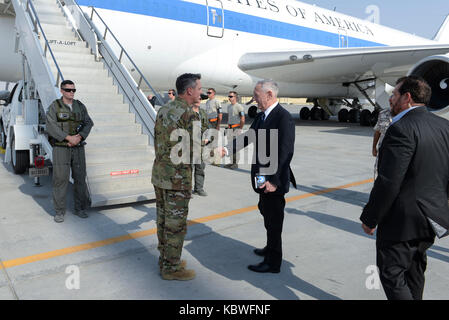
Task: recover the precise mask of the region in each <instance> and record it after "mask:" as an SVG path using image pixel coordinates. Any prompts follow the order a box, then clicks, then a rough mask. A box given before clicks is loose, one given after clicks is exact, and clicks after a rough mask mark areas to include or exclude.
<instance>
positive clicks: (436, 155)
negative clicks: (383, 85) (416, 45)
mask: <svg viewBox="0 0 449 320" xmlns="http://www.w3.org/2000/svg"><path fill="white" fill-rule="evenodd" d="M430 97H431V89H430V87H429V86H428V84H427V83H426V82H425V81H424V80H423V79H421V78H418V77H404V78H401V79H399V80H398V83H397V85H396V88H395V89H394V91H393V95H392V97H391V98H390V105H391V111H392V116H393V117H394V118H393V121H392V124H391V126H390V128H389V129H388V131H387V133H386V135H385V138H384V140H383V142H382V146H381V147H380V151H379V176H378V178H377V179H376V181H375V182H374V187H373V189H372V191H371V195H370V199H369V201H368V203H367V205H366V206H365V208H364V209H363V213H362V215H361V217H360V220H361V221H362V222H363V225H362V227H363V229H364V231H365V232H366V233H367V234H369V235H373V234H374V231H375V229H376V227H377V241H376V248H377V265H378V267H379V271H380V279H381V282H382V285H383V288H384V291H385V293H386V295H387V298H388V299H410V300H411V299H415V300H421V299H422V296H423V291H424V272H425V270H426V267H427V256H426V251H427V249H428V248H430V247H431V246H432V244H433V242H434V240H435V235H438V236H439V237H443V236H445V235H447V230H448V229H449V207H448V202H447V195H448V181H449V121H447V120H445V119H443V118H440V117H438V116H436V115H434V114H432V113H430V112H429V111H427V108H426V107H425V106H426V105H427V103H428V102H429V101H430Z"/></svg>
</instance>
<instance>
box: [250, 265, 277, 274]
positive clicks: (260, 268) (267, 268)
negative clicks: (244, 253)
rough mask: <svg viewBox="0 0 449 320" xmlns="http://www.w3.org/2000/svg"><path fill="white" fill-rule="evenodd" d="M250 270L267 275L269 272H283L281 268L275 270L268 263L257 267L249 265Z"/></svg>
mask: <svg viewBox="0 0 449 320" xmlns="http://www.w3.org/2000/svg"><path fill="white" fill-rule="evenodd" d="M248 269H249V270H251V271H254V272H259V273H267V272H271V273H279V272H281V268H273V267H271V266H270V265H269V264H268V263H266V262H261V263H259V264H257V265H249V266H248Z"/></svg>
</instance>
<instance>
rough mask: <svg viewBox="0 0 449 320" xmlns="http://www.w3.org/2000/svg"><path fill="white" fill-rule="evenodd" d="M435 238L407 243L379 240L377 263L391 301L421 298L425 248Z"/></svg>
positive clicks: (424, 268)
mask: <svg viewBox="0 0 449 320" xmlns="http://www.w3.org/2000/svg"><path fill="white" fill-rule="evenodd" d="M434 241H435V237H433V238H426V239H416V240H410V241H406V242H393V241H377V243H376V247H377V266H378V267H379V272H380V281H381V282H382V286H383V288H384V291H385V294H386V295H387V298H388V300H422V297H423V292H424V282H425V278H424V272H425V271H426V267H427V255H426V251H427V249H429V248H430V247H431V246H432V245H433V243H434Z"/></svg>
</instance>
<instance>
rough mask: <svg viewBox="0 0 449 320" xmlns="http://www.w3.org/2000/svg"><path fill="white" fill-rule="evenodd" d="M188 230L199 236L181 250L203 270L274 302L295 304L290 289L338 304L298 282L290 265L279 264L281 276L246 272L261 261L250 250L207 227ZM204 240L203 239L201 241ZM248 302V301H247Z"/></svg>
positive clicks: (312, 287)
mask: <svg viewBox="0 0 449 320" xmlns="http://www.w3.org/2000/svg"><path fill="white" fill-rule="evenodd" d="M190 228H195V229H197V230H196V232H198V231H199V232H200V233H201V236H196V237H193V238H192V239H186V240H192V241H191V242H190V243H189V244H187V245H185V246H184V250H187V251H188V252H189V253H190V254H191V255H192V256H193V257H195V258H196V259H197V260H198V262H199V263H201V265H202V266H204V267H205V268H207V269H209V270H211V271H213V272H215V273H217V274H219V275H221V276H223V277H226V278H227V279H230V280H232V281H246V282H248V283H249V284H250V285H251V286H254V287H257V288H259V289H261V290H263V291H265V292H266V293H267V294H269V295H270V296H272V297H273V298H275V299H283V300H298V299H299V297H298V296H297V295H296V294H295V292H294V291H292V290H291V289H290V288H292V289H295V290H298V291H300V292H302V293H304V294H306V295H308V296H311V297H313V298H315V299H319V300H340V298H338V297H337V296H334V295H332V294H330V293H328V292H326V291H323V290H321V289H320V288H318V287H316V286H314V285H312V284H310V283H308V282H306V281H304V280H302V279H301V278H299V277H297V276H296V275H295V274H293V272H292V267H294V265H293V264H292V263H290V262H288V261H285V260H283V264H282V266H281V273H279V274H272V273H268V274H259V273H255V272H252V271H250V270H248V269H247V265H249V264H257V263H259V262H261V261H260V260H261V257H258V256H256V255H255V254H254V253H253V249H254V248H253V247H252V246H250V245H248V244H246V243H244V242H242V241H239V240H235V239H232V238H230V237H226V236H223V235H221V234H219V233H216V232H214V231H213V230H212V229H211V228H210V227H209V226H207V225H204V224H198V225H194V226H191V227H190ZM206 236H207V237H208V239H205V237H206ZM248 299H251V297H248Z"/></svg>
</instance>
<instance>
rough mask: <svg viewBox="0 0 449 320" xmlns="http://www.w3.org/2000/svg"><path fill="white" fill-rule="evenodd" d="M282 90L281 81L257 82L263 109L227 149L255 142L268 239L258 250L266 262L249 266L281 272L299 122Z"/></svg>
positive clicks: (255, 179) (254, 171) (255, 174)
mask: <svg viewBox="0 0 449 320" xmlns="http://www.w3.org/2000/svg"><path fill="white" fill-rule="evenodd" d="M278 92H279V87H278V85H277V84H276V83H275V82H273V81H271V80H263V81H260V82H258V83H257V85H256V87H255V89H254V99H255V100H256V102H257V104H258V108H259V109H260V110H261V111H262V112H260V113H259V114H258V115H257V116H256V118H255V120H254V122H253V123H252V125H251V127H250V129H249V130H248V132H247V133H244V134H241V135H239V136H238V137H237V138H236V139H234V140H233V142H231V143H230V144H229V145H228V146H227V149H231V150H233V152H234V153H236V152H238V151H239V150H240V149H243V148H245V147H247V146H248V145H249V144H250V143H254V149H255V156H256V161H253V164H252V166H251V183H252V186H253V189H254V191H255V192H257V193H259V195H260V196H259V204H258V207H259V210H260V213H261V214H262V216H263V218H264V225H265V228H266V230H267V242H266V246H265V247H264V248H263V249H255V250H254V252H255V253H256V254H257V255H259V256H263V257H264V260H263V262H262V263H260V264H257V265H250V266H248V268H249V269H250V270H251V271H254V272H263V273H265V272H271V273H279V272H280V267H281V263H282V239H281V233H282V225H283V222H284V208H285V194H286V193H287V192H288V191H289V188H290V181H292V182H293V184H294V186H295V188H296V182H295V178H294V176H293V173H292V171H291V169H290V161H291V160H292V157H293V152H294V144H295V123H294V120H293V118H292V116H291V114H290V112H288V111H287V110H285V109H284V108H283V107H282V106H281V105H280V104H279V103H278V101H277V95H278ZM253 133H255V136H254V135H253ZM251 136H252V137H255V141H250V140H251ZM265 150H266V151H265ZM268 159H269V161H267V160H268ZM257 184H258V185H257Z"/></svg>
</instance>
